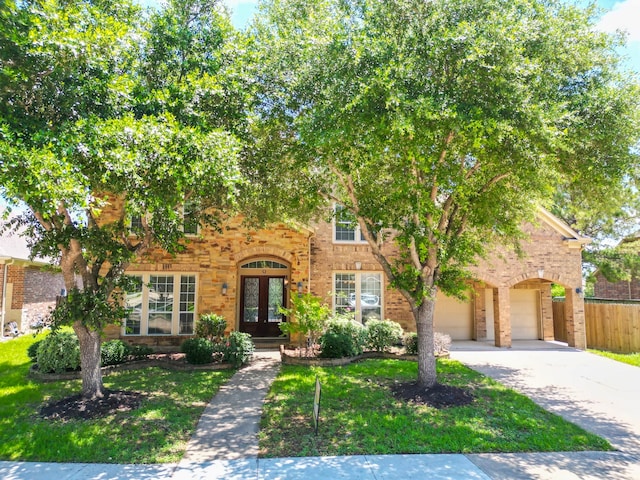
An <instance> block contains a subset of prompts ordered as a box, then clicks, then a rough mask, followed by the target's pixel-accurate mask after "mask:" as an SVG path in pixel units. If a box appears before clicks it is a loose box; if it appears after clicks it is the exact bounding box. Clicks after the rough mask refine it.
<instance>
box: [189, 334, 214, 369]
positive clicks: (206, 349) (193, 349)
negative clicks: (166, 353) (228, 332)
mask: <svg viewBox="0 0 640 480" xmlns="http://www.w3.org/2000/svg"><path fill="white" fill-rule="evenodd" d="M181 350H182V352H184V353H185V355H186V360H187V362H188V363H191V364H193V365H203V364H205V363H212V362H213V350H214V347H213V342H211V341H210V340H207V339H206V338H189V339H187V340H185V341H184V342H182V346H181Z"/></svg>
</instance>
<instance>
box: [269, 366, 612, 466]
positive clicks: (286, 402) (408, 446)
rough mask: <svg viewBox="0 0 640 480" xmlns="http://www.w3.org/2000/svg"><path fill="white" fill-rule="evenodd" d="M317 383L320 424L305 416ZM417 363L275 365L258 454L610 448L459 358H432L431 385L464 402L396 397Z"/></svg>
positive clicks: (527, 450) (297, 454) (524, 450)
mask: <svg viewBox="0 0 640 480" xmlns="http://www.w3.org/2000/svg"><path fill="white" fill-rule="evenodd" d="M316 375H317V376H318V378H319V379H320V382H321V384H322V398H321V402H320V403H321V410H320V429H319V434H318V436H315V435H314V432H313V424H312V420H311V413H312V409H313V394H314V386H315V379H316ZM416 375H417V364H416V363H414V362H406V361H399V360H368V361H365V362H360V363H355V364H351V365H348V366H346V367H311V368H309V367H297V366H283V367H282V370H281V373H280V375H279V376H278V378H277V379H276V381H275V382H274V384H273V386H272V388H271V391H270V393H269V395H268V397H267V402H266V405H265V409H264V412H263V419H262V425H261V427H262V428H261V430H260V433H259V435H260V450H261V455H262V456H265V457H284V456H316V455H357V454H399V453H480V452H553V451H579V450H610V449H611V446H610V445H609V443H608V442H607V441H606V440H604V439H602V438H600V437H598V436H596V435H593V434H591V433H588V432H586V431H585V430H583V429H582V428H580V427H578V426H576V425H573V424H572V423H569V422H567V421H565V420H564V419H562V418H561V417H559V416H557V415H554V414H552V413H549V412H547V411H545V410H543V409H542V408H540V407H539V406H537V405H536V404H535V403H533V402H532V401H531V400H529V399H528V398H527V397H524V396H522V395H520V394H518V393H516V392H515V391H513V390H510V389H507V388H506V387H504V386H502V385H500V384H498V383H496V382H495V381H493V380H491V379H489V378H487V377H485V376H483V375H480V374H479V373H476V372H475V371H473V370H471V369H469V368H467V367H465V366H464V365H462V364H461V363H459V362H456V361H452V360H440V361H439V362H438V376H439V382H440V383H443V384H449V385H452V386H458V387H468V388H469V389H470V390H471V391H472V393H473V395H474V396H475V397H476V399H475V401H474V402H473V403H472V404H470V405H466V406H460V407H449V408H445V409H440V410H438V409H435V408H431V407H428V406H424V405H416V404H407V403H404V402H401V401H399V400H396V399H395V398H394V397H393V395H392V394H391V392H390V386H391V385H393V383H394V381H399V382H404V381H411V380H414V379H415V378H416Z"/></svg>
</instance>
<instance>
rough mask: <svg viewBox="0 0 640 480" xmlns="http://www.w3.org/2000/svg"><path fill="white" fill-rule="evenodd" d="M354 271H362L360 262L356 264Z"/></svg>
mask: <svg viewBox="0 0 640 480" xmlns="http://www.w3.org/2000/svg"><path fill="white" fill-rule="evenodd" d="M356 270H362V262H356Z"/></svg>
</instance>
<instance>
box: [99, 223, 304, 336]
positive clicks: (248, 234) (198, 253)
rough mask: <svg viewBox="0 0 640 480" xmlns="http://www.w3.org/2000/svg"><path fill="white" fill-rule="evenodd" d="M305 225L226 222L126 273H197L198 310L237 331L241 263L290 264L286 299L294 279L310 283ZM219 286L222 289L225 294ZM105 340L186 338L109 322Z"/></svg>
mask: <svg viewBox="0 0 640 480" xmlns="http://www.w3.org/2000/svg"><path fill="white" fill-rule="evenodd" d="M310 235H311V231H309V230H308V229H306V228H304V227H301V228H292V227H289V226H286V225H284V224H277V225H272V226H270V227H269V228H268V229H264V230H253V231H249V230H246V229H245V228H243V226H242V221H241V218H236V219H232V220H230V221H229V222H228V223H227V224H226V225H225V226H224V233H222V234H220V233H218V232H216V231H215V230H213V229H209V228H203V229H201V231H200V233H199V235H198V236H195V237H189V238H188V239H187V241H186V243H185V246H186V249H185V251H184V252H182V253H179V254H177V255H175V256H174V257H172V256H171V255H169V254H167V253H166V252H164V251H162V250H160V249H155V250H153V251H151V252H150V253H149V254H147V255H146V256H145V257H144V259H143V260H142V261H141V262H140V263H137V264H135V265H131V266H130V267H129V268H128V269H127V273H129V274H144V273H153V272H156V273H158V274H163V273H164V274H166V273H169V272H174V273H185V274H187V273H188V274H195V275H196V277H197V280H196V285H197V298H196V313H197V314H198V315H199V314H203V313H216V314H218V315H222V316H223V317H224V318H225V319H226V320H227V322H228V331H230V330H238V329H239V311H240V272H239V268H240V266H241V264H243V263H245V262H248V261H251V260H258V259H260V260H274V261H277V262H279V263H283V264H285V265H287V266H288V269H287V270H286V272H283V273H284V274H286V276H287V281H286V285H287V289H288V293H287V297H288V296H289V295H290V294H291V291H297V286H298V283H301V284H302V287H303V289H304V290H307V289H308V287H309V236H310ZM223 285H226V292H225V293H224V294H223V293H222V292H223ZM106 333H107V337H108V338H124V339H126V340H127V341H128V342H130V343H133V344H147V345H152V346H154V347H158V348H162V347H170V346H176V345H179V344H180V343H181V342H182V341H183V340H184V339H185V338H187V337H188V336H176V335H168V336H167V335H153V336H134V335H125V334H124V332H123V329H122V328H120V327H117V326H111V327H109V328H108V329H107V332H106Z"/></svg>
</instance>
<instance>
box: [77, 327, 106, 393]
mask: <svg viewBox="0 0 640 480" xmlns="http://www.w3.org/2000/svg"><path fill="white" fill-rule="evenodd" d="M73 330H74V331H75V332H76V335H77V336H78V340H79V341H80V368H81V369H82V371H81V376H82V396H83V397H85V398H102V397H103V396H104V386H103V384H102V370H100V344H101V343H102V340H101V338H100V332H96V331H93V330H89V329H88V328H87V327H85V326H84V325H82V323H81V322H75V323H74V324H73Z"/></svg>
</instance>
